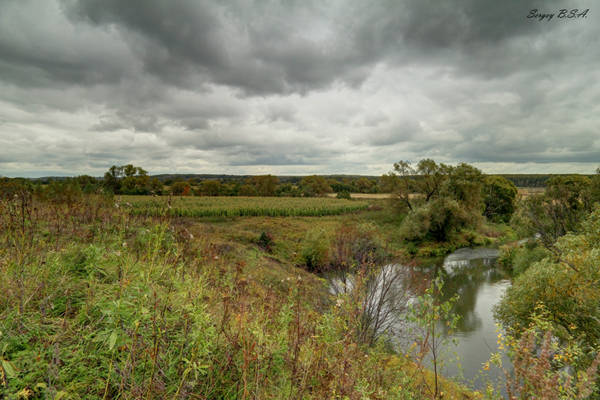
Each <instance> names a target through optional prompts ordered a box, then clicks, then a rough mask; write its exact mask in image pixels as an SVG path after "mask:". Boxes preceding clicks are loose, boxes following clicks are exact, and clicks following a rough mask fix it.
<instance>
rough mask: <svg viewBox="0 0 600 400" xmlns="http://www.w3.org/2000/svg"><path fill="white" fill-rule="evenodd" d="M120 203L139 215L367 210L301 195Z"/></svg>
mask: <svg viewBox="0 0 600 400" xmlns="http://www.w3.org/2000/svg"><path fill="white" fill-rule="evenodd" d="M117 200H118V202H119V204H120V205H124V206H127V207H130V208H131V212H132V213H133V214H136V215H156V216H158V215H169V216H174V217H246V216H253V217H258V216H267V217H313V216H325V215H340V214H344V213H347V212H352V211H359V210H364V209H366V208H367V207H368V205H369V204H368V203H367V202H364V201H350V200H342V199H331V198H312V197H309V198H299V197H151V196H121V197H119V198H118V199H117Z"/></svg>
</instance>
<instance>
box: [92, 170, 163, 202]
mask: <svg viewBox="0 0 600 400" xmlns="http://www.w3.org/2000/svg"><path fill="white" fill-rule="evenodd" d="M103 186H104V187H105V189H106V190H108V191H110V192H112V193H114V194H129V195H148V194H150V192H151V191H152V187H156V186H157V185H156V183H154V184H153V185H152V186H151V183H150V177H149V176H148V172H147V171H145V170H144V169H143V168H141V167H134V166H133V165H132V164H127V165H123V166H120V167H117V166H116V165H113V166H112V167H110V168H109V170H108V171H107V172H106V173H105V174H104V182H103Z"/></svg>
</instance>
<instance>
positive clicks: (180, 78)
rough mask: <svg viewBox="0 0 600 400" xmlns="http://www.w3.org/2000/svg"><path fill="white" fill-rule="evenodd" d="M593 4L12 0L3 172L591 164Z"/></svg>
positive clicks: (594, 144) (1, 64) (0, 67)
mask: <svg viewBox="0 0 600 400" xmlns="http://www.w3.org/2000/svg"><path fill="white" fill-rule="evenodd" d="M534 9H537V10H538V12H537V14H554V16H553V17H552V18H551V19H550V20H548V18H544V19H543V20H540V19H541V17H540V16H538V17H535V18H528V16H531V15H533V14H531V11H532V10H534ZM562 9H566V10H568V12H567V14H566V15H570V12H571V10H573V9H577V10H578V11H577V13H576V14H573V15H575V18H559V14H560V12H561V10H562ZM587 9H589V11H588V12H587V14H586V15H585V16H584V15H582V13H583V12H584V11H585V10H587ZM534 14H535V12H534ZM599 19H600V4H598V3H595V2H592V1H573V2H568V1H548V0H546V1H537V2H536V1H522V0H518V1H492V0H455V1H439V0H431V1H424V0H414V1H400V0H388V1H384V0H339V1H338V0H334V1H327V0H315V1H309V0H297V1H294V0H279V1H268V0H260V1H252V0H239V1H238V0H231V1H225V0H224V1H216V0H215V1H195V0H181V1H172V0H163V1H159V0H127V1H124V0H64V1H57V0H0V174H2V175H4V176H11V177H14V176H28V177H39V176H49V175H79V174H90V175H95V176H99V175H102V174H103V173H104V172H105V171H107V170H108V168H109V167H110V166H111V165H124V164H128V163H132V164H134V165H136V166H141V167H143V168H145V169H146V170H148V171H149V173H150V174H159V173H219V174H220V173H226V174H274V175H303V174H314V173H316V174H336V173H339V174H361V175H381V174H382V173H387V172H388V171H390V170H391V169H392V164H393V163H394V162H397V161H399V160H408V161H411V162H413V163H416V162H418V161H419V160H420V159H423V158H432V159H434V160H436V161H438V162H444V163H448V164H456V163H458V162H467V163H470V164H473V165H475V166H477V167H479V168H480V169H482V170H483V171H484V172H486V173H560V172H563V173H567V172H579V173H593V172H594V171H595V169H596V167H597V166H598V165H599V164H600V84H599V77H600V43H599V40H600V21H599Z"/></svg>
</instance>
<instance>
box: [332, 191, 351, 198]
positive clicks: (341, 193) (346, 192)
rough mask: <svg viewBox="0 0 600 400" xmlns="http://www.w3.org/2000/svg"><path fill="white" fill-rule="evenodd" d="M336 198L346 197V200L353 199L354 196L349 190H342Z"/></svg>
mask: <svg viewBox="0 0 600 400" xmlns="http://www.w3.org/2000/svg"><path fill="white" fill-rule="evenodd" d="M335 198H336V199H346V200H352V196H350V192H349V191H347V190H342V191H341V192H339V193H338V194H337V196H335Z"/></svg>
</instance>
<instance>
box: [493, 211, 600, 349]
mask: <svg viewBox="0 0 600 400" xmlns="http://www.w3.org/2000/svg"><path fill="white" fill-rule="evenodd" d="M554 250H555V254H556V255H553V256H549V257H546V258H544V259H543V260H542V261H540V262H536V263H533V264H532V265H531V266H530V267H529V269H527V270H526V271H525V272H524V273H523V274H522V275H520V276H518V277H517V278H516V279H515V280H514V282H513V285H512V286H511V287H510V288H509V289H507V291H506V294H505V295H504V297H503V298H502V300H501V302H500V303H499V304H498V305H497V306H496V307H495V308H494V315H495V317H496V319H497V320H498V321H500V322H501V323H502V324H503V325H504V326H506V327H513V328H515V329H518V328H519V327H521V328H524V327H526V326H528V324H529V323H530V322H531V317H532V315H533V313H534V310H535V308H536V305H537V304H538V303H539V302H542V303H543V304H544V307H545V310H546V311H547V312H548V314H549V315H550V316H551V320H552V321H553V324H554V325H555V327H556V328H560V330H562V331H563V332H565V333H569V334H571V335H576V336H580V337H586V338H587V339H588V340H591V341H592V342H595V341H598V340H599V339H600V319H599V317H598V316H599V315H600V269H599V268H598V265H600V209H596V210H595V211H594V212H593V213H591V214H590V215H589V217H588V218H587V219H586V221H584V222H583V223H582V225H581V232H580V233H577V234H575V233H569V234H566V235H564V236H562V237H560V238H559V239H558V240H557V242H556V243H555V245H554ZM560 330H559V331H560Z"/></svg>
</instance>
